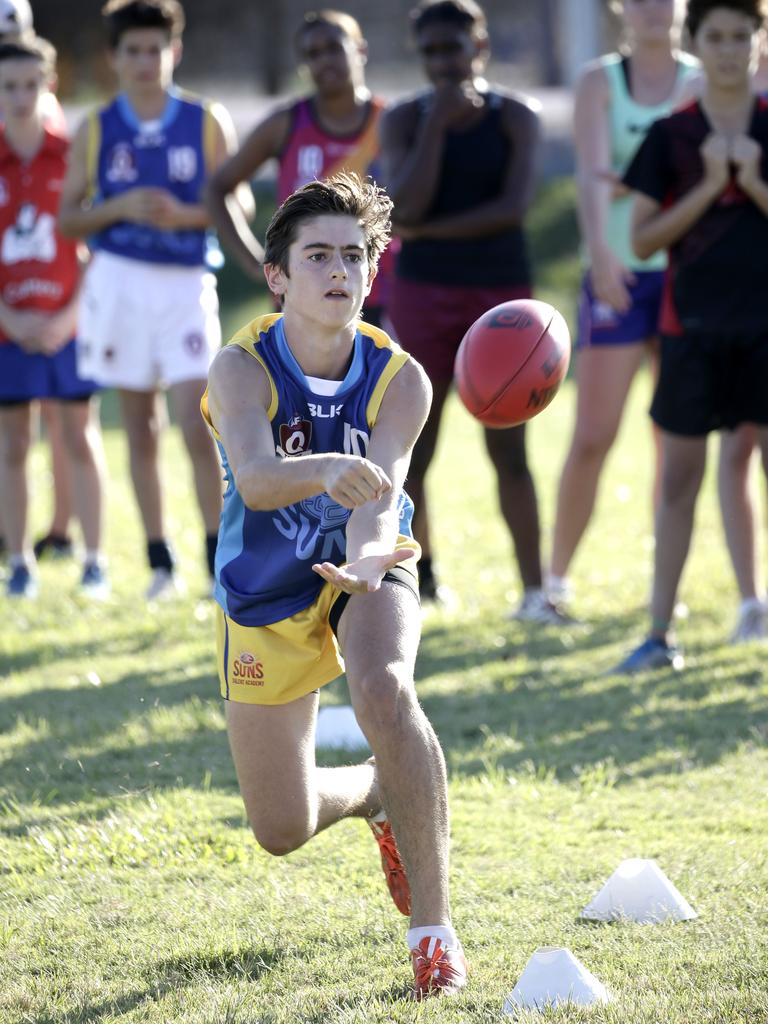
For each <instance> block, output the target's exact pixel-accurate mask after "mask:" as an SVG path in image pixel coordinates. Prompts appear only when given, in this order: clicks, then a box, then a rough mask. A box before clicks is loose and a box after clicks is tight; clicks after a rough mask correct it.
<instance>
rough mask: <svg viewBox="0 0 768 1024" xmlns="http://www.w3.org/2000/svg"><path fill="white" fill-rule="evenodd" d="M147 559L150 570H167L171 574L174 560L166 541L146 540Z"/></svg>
mask: <svg viewBox="0 0 768 1024" xmlns="http://www.w3.org/2000/svg"><path fill="white" fill-rule="evenodd" d="M147 558H148V559H149V568H150V569H167V570H168V572H173V566H174V560H173V555H172V554H171V549H170V548H169V546H168V541H166V540H163V539H161V540H148V541H147Z"/></svg>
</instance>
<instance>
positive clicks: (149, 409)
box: [61, 0, 243, 600]
mask: <svg viewBox="0 0 768 1024" xmlns="http://www.w3.org/2000/svg"><path fill="white" fill-rule="evenodd" d="M103 15H104V19H105V23H106V28H107V32H108V37H109V53H110V59H111V62H112V66H113V68H114V70H115V73H116V75H117V79H118V83H119V87H120V92H119V93H118V95H117V96H116V97H115V99H114V100H112V101H111V102H110V103H108V104H107V105H106V106H105V107H102V108H101V109H98V110H96V111H94V112H92V113H91V114H90V116H88V117H87V118H86V119H85V121H84V122H83V124H82V125H81V126H80V128H79V130H78V132H77V134H76V136H75V139H74V141H73V145H72V156H71V160H70V167H69V174H68V176H67V180H66V183H65V185H64V192H63V196H62V203H61V228H62V231H63V232H64V233H65V234H67V235H69V236H72V237H75V238H88V239H89V243H90V245H91V247H92V248H93V250H94V256H93V259H92V261H91V264H90V266H89V268H88V270H87V272H86V277H85V283H84V286H83V299H82V309H81V333H80V339H79V341H80V346H79V354H78V358H79V365H80V366H81V368H82V369H83V371H84V372H88V373H90V374H92V375H93V376H94V377H95V378H96V379H97V380H98V381H99V382H100V383H101V384H103V385H104V386H107V387H115V388H117V389H118V390H119V397H120V408H121V413H122V417H123V423H124V425H125V429H126V434H127V437H128V449H129V454H130V468H131V477H132V480H133V487H134V492H135V495H136V499H137V503H138V506H139V511H140V514H141V518H142V524H143V527H144V532H145V536H146V541H147V559H148V562H149V568H150V571H151V580H150V584H149V587H148V589H147V592H146V596H147V599H148V600H156V599H160V598H167V597H172V596H173V595H174V594H175V593H177V592H178V589H179V581H178V579H177V577H176V574H175V572H174V568H175V565H174V563H175V558H174V554H173V550H172V546H171V543H170V538H169V536H168V530H167V527H166V521H165V511H164V506H163V495H162V487H161V481H160V467H159V439H160V433H161V427H162V423H161V411H160V405H159V394H158V392H159V389H160V388H167V389H168V392H169V394H170V398H171V402H172V405H173V408H174V412H175V415H176V419H177V422H178V424H179V427H180V429H181V434H182V438H183V441H184V444H185V447H186V449H187V453H188V455H189V458H190V462H191V465H192V470H193V476H194V484H195V491H196V497H197V502H198V506H199V508H200V512H201V516H202V519H203V524H204V529H205V536H206V558H207V565H208V570H209V572H210V574H211V577H212V576H213V565H214V558H215V553H216V536H217V532H218V526H219V515H220V513H221V499H222V475H221V466H220V464H219V460H218V456H217V453H216V449H215V447H214V444H213V440H212V439H211V437H210V435H209V434H208V431H207V430H206V429H205V425H204V424H203V423H202V421H201V419H200V414H199V404H200V398H201V396H202V394H203V391H204V390H205V385H206V379H207V374H208V367H209V365H210V363H211V360H212V359H213V356H214V355H215V353H216V352H217V351H218V349H219V347H220V344H221V328H220V325H219V319H218V299H217V295H216V280H215V278H214V276H213V274H212V273H211V272H210V270H209V269H208V267H207V266H206V251H207V237H206V232H207V229H208V226H209V223H210V219H209V216H208V212H207V211H206V209H205V207H204V206H203V200H202V193H203V189H204V187H205V183H206V181H207V179H208V177H209V176H210V175H211V174H212V173H213V171H214V170H215V169H216V168H217V167H218V166H220V165H221V164H222V163H223V161H224V160H225V159H226V157H227V156H228V154H229V153H230V152H232V151H233V150H234V148H235V142H234V129H233V127H232V123H231V120H230V118H229V115H228V114H227V112H226V111H225V110H224V108H223V107H221V106H220V105H219V104H217V103H214V104H212V103H208V102H207V101H204V100H201V99H198V98H197V97H192V96H189V95H187V94H186V93H183V92H181V91H180V90H178V89H177V88H176V86H175V85H174V84H173V74H174V69H175V67H176V65H177V64H178V62H179V60H180V59H181V33H182V29H183V26H184V13H183V10H182V7H181V5H180V4H179V3H178V2H177V0H110V2H109V3H108V4H106V5H105V7H104V8H103ZM240 201H243V200H242V198H240Z"/></svg>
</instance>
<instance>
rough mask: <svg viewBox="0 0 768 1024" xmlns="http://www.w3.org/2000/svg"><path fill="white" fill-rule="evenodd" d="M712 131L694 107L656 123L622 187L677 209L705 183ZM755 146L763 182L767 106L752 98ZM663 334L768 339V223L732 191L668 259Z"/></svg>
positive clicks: (767, 169)
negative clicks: (767, 335) (760, 335)
mask: <svg viewBox="0 0 768 1024" xmlns="http://www.w3.org/2000/svg"><path fill="white" fill-rule="evenodd" d="M711 132H712V126H711V124H710V123H709V120H708V118H707V116H706V114H705V112H704V110H703V109H702V107H701V104H699V103H692V104H691V105H690V106H688V107H685V108H684V109H682V110H679V111H677V112H676V113H674V114H671V115H670V116H669V117H665V118H662V119H661V120H660V121H656V122H655V123H654V124H653V126H652V128H651V130H650V132H649V133H648V135H647V136H646V138H645V140H644V142H643V143H642V145H641V146H640V148H639V149H638V151H637V153H636V154H635V158H634V160H633V161H632V163H631V164H630V166H629V168H628V170H627V172H626V174H625V175H624V182H625V184H627V185H628V186H629V187H630V188H631V189H633V190H634V191H636V192H641V193H643V195H646V196H649V197H650V198H651V199H655V200H656V202H658V203H661V204H662V206H664V207H668V206H672V205H674V204H675V203H676V202H677V201H678V200H679V199H680V198H681V197H682V196H684V195H685V194H686V193H687V192H689V191H690V190H691V189H692V188H693V187H694V186H695V185H697V184H698V183H699V182H700V181H701V179H702V178H703V177H704V164H703V160H702V157H701V154H700V149H701V146H702V144H703V142H704V140H705V139H706V138H707V136H708V135H710V134H711ZM748 134H749V135H750V136H751V137H752V138H753V139H755V140H756V141H757V142H759V143H760V145H761V147H762V150H763V156H762V162H761V174H762V177H763V180H765V181H766V182H768V101H766V100H765V99H761V98H756V99H755V103H754V107H753V110H752V118H751V121H750V125H749V133H748ZM661 331H662V333H664V334H679V333H681V332H682V331H691V332H701V331H707V332H710V331H711V332H716V333H720V332H723V331H737V332H750V333H752V332H754V331H760V332H768V217H766V215H765V214H764V213H763V212H762V211H761V210H760V209H759V207H758V206H757V205H756V204H755V203H754V202H753V201H752V200H751V199H750V198H749V196H747V195H746V194H745V193H744V192H742V190H741V189H740V188H739V186H738V185H737V184H736V177H735V170H734V171H733V172H732V177H731V181H730V183H729V185H728V186H727V187H726V188H725V190H724V191H723V192H722V194H721V195H720V196H719V197H718V199H716V200H715V202H714V203H713V204H712V205H711V206H710V207H709V208H708V209H707V210H705V212H704V213H703V214H702V216H701V217H700V218H699V220H698V221H696V223H695V224H693V225H692V226H691V228H690V229H689V230H688V231H687V232H686V233H685V234H684V235H683V236H682V238H680V239H679V240H678V241H677V242H675V244H674V245H672V246H671V247H670V251H669V271H668V274H667V289H666V296H665V302H664V307H663V310H662V318H661Z"/></svg>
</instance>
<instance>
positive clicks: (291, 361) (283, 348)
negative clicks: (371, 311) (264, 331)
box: [275, 317, 363, 395]
mask: <svg viewBox="0 0 768 1024" xmlns="http://www.w3.org/2000/svg"><path fill="white" fill-rule="evenodd" d="M275 342H276V344H277V351H278V353H279V355H280V358H281V360H282V361H283V364H284V366H285V367H286V369H287V370H288V372H289V373H290V374H291V376H292V377H294V378H295V379H296V380H297V381H298V383H299V384H301V385H302V387H304V388H305V389H306V390H307V391H312V388H311V387H310V384H309V381H308V380H307V375H306V374H305V373H304V371H303V370H302V368H301V367H300V366H299V364H298V361H297V359H296V357H295V356H294V354H293V352H291V349H290V346H289V345H288V342H287V340H286V337H285V324H284V321H283V318H282V317H280V319H279V320H277V321H276V322H275ZM362 371H363V352H362V346H361V343H360V331H355V341H354V348H353V351H352V362H351V363H350V366H349V369H348V370H347V373H346V376H345V377H344V380H343V381H342V382H341V387H340V388H339V390H338V391H337V392H336V395H341V394H343V393H344V392H346V391H349V389H350V388H352V387H354V385H355V384H356V383H357V382H358V380H359V379H360V377H361V375H362Z"/></svg>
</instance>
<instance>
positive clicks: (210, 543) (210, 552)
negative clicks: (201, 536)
mask: <svg viewBox="0 0 768 1024" xmlns="http://www.w3.org/2000/svg"><path fill="white" fill-rule="evenodd" d="M218 541H219V535H218V533H207V534H206V535H205V557H206V558H207V559H208V572H209V573H210V574H211V576H213V566H214V562H215V561H216V545H217V544H218Z"/></svg>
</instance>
